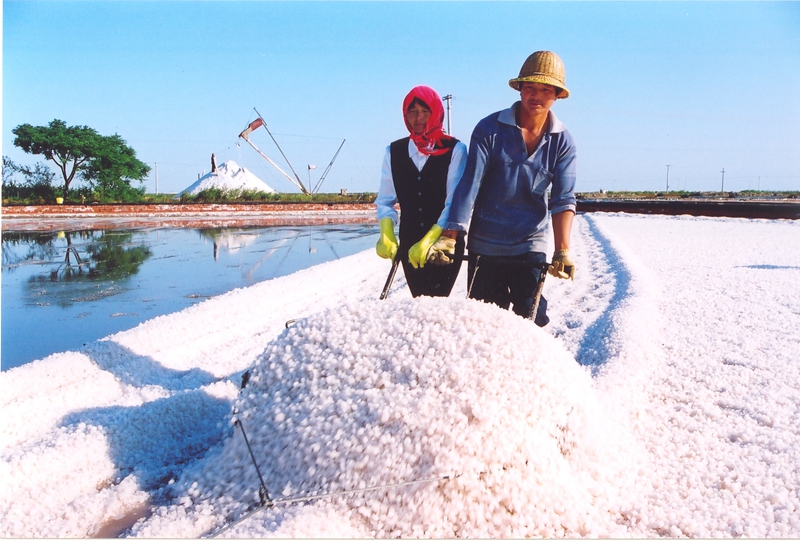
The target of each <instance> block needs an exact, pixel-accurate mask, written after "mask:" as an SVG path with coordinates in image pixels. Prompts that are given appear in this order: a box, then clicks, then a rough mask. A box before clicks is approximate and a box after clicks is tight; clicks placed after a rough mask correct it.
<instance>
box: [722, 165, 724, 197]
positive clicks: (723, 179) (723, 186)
mask: <svg viewBox="0 0 800 541" xmlns="http://www.w3.org/2000/svg"><path fill="white" fill-rule="evenodd" d="M722 193H725V168H724V167H723V168H722Z"/></svg>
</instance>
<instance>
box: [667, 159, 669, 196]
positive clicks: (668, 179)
mask: <svg viewBox="0 0 800 541" xmlns="http://www.w3.org/2000/svg"><path fill="white" fill-rule="evenodd" d="M667 191H669V165H668V166H667Z"/></svg>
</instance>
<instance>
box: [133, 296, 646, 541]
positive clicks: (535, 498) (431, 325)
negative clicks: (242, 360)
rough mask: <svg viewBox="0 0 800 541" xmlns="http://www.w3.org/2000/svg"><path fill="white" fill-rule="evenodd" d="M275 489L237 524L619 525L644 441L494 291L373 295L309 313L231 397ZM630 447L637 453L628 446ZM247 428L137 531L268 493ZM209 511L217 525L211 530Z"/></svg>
mask: <svg viewBox="0 0 800 541" xmlns="http://www.w3.org/2000/svg"><path fill="white" fill-rule="evenodd" d="M236 409H237V410H238V411H239V412H240V413H239V418H240V419H241V421H242V423H243V425H244V426H245V429H246V431H247V436H248V438H249V441H250V444H251V446H252V449H253V451H254V453H255V456H256V459H257V460H258V463H259V467H260V468H261V472H262V474H263V475H264V479H265V482H266V485H267V489H268V490H269V492H270V496H271V498H272V499H273V500H279V499H283V498H292V497H297V496H304V495H315V494H323V493H330V492H336V491H342V490H349V489H363V488H368V487H376V486H382V485H388V484H394V483H400V482H408V481H417V480H425V479H431V478H439V477H441V476H445V475H450V476H451V478H450V479H447V480H442V479H439V480H434V481H429V482H421V483H416V484H411V485H405V486H401V487H390V488H383V489H380V490H376V491H368V492H360V493H356V494H353V495H347V496H337V497H334V498H330V497H329V498H323V499H320V500H315V501H313V502H311V503H309V504H306V505H304V506H298V504H293V505H291V506H290V505H277V506H276V507H274V508H271V509H265V510H263V511H260V512H259V513H258V514H256V515H254V516H252V517H250V518H248V519H247V520H246V521H243V522H242V523H240V524H239V525H237V526H236V527H235V528H233V529H232V530H229V531H228V532H226V534H228V535H232V536H236V537H241V536H246V537H250V536H263V535H277V536H298V535H299V536H320V535H322V536H333V537H353V536H375V537H398V536H399V537H421V536H424V537H487V538H488V537H492V538H494V537H520V536H544V537H561V536H577V535H589V536H592V535H613V534H614V533H617V534H620V535H624V532H625V526H624V525H623V523H624V522H625V519H624V514H625V510H626V509H628V508H629V506H630V505H631V502H632V501H633V499H634V498H636V496H635V495H634V494H635V492H636V490H635V486H634V485H635V481H634V479H635V477H636V474H637V469H636V464H635V462H636V459H635V458H633V459H632V455H631V453H630V452H629V451H630V448H629V449H628V451H626V452H623V450H622V448H623V446H626V447H627V445H626V444H623V443H622V438H621V436H620V434H617V433H616V432H615V428H614V426H615V425H614V424H613V422H611V421H610V420H609V419H608V416H607V415H606V414H605V413H604V412H603V411H602V407H601V406H600V405H599V403H598V401H597V400H596V396H595V392H594V389H593V388H592V381H591V377H590V375H589V373H588V372H587V371H586V370H584V369H583V368H581V367H580V366H579V365H578V364H577V363H576V362H575V360H574V359H573V358H572V357H571V355H570V354H569V353H567V352H566V350H565V349H564V348H563V346H562V345H561V343H560V342H558V341H557V340H556V339H554V338H553V337H551V336H550V335H549V334H547V333H546V332H545V331H543V330H541V329H539V328H538V327H536V326H535V325H533V324H532V323H531V322H530V321H528V320H524V319H521V318H519V317H518V316H516V315H514V314H513V313H511V312H508V311H505V310H500V309H498V308H497V307H495V306H492V305H486V304H482V303H479V302H476V301H471V300H463V299H462V300H458V299H433V298H425V297H423V298H419V299H413V300H412V299H392V298H390V299H389V300H387V301H383V302H380V301H372V302H366V303H364V302H361V303H353V304H350V305H346V306H343V307H340V308H337V309H333V310H330V311H327V312H322V313H319V314H316V315H314V316H311V317H309V318H307V319H305V320H302V321H300V322H298V323H297V324H295V325H294V326H292V327H291V328H289V329H288V330H286V331H285V332H284V333H283V334H282V335H281V336H280V337H278V338H277V339H276V340H275V341H274V342H272V343H271V344H270V345H269V346H268V347H267V348H266V350H265V351H264V353H263V354H262V355H261V356H260V358H259V360H258V361H257V363H256V365H255V366H254V368H253V369H252V370H251V377H250V381H249V383H248V385H247V387H246V388H245V389H244V390H243V391H242V393H241V395H240V398H239V399H238V401H237V403H236ZM620 457H624V463H623V459H622V458H620ZM258 486H259V483H258V477H257V476H256V473H255V469H254V468H253V465H252V462H251V459H250V456H249V454H248V450H247V447H246V446H245V443H244V439H243V438H242V435H241V434H240V433H239V432H238V431H236V432H235V433H232V435H231V436H230V438H228V439H227V441H226V442H225V443H224V446H223V447H222V448H221V449H220V450H219V451H218V452H216V453H212V454H211V455H210V456H208V457H207V458H206V459H205V460H204V461H203V463H202V464H200V465H198V467H196V468H194V470H193V471H190V472H187V474H186V475H184V477H183V478H182V479H181V480H180V481H179V482H178V483H176V486H175V489H176V490H177V491H178V493H181V492H183V493H184V494H186V495H187V496H186V497H184V498H182V499H181V500H180V505H174V506H172V507H171V508H161V509H159V510H157V511H156V513H155V514H154V516H152V517H151V518H150V519H149V520H147V521H145V522H144V523H140V524H139V525H138V526H137V527H136V528H134V532H133V533H134V534H135V535H141V536H147V537H151V536H159V537H160V536H170V535H171V534H175V533H177V532H182V534H183V535H186V534H187V533H189V532H187V531H186V527H187V526H188V524H190V523H191V524H193V525H194V528H196V529H197V531H194V532H192V533H193V534H202V533H208V532H209V530H212V529H215V528H219V527H220V526H222V525H223V524H224V523H225V522H229V521H230V520H232V519H235V518H236V517H239V516H241V515H242V514H243V513H244V512H245V511H247V510H248V509H251V508H252V507H253V506H254V505H255V504H257V501H258V496H257V493H258ZM202 528H207V529H206V530H204V531H203V530H201V529H202Z"/></svg>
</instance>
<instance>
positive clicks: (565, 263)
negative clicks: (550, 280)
mask: <svg viewBox="0 0 800 541" xmlns="http://www.w3.org/2000/svg"><path fill="white" fill-rule="evenodd" d="M548 272H549V273H550V274H552V275H553V276H555V277H556V278H561V279H563V280H566V279H567V278H569V279H570V280H574V279H575V263H573V262H572V259H570V258H569V251H568V250H556V252H555V253H554V254H553V262H552V263H551V264H550V268H549V269H548Z"/></svg>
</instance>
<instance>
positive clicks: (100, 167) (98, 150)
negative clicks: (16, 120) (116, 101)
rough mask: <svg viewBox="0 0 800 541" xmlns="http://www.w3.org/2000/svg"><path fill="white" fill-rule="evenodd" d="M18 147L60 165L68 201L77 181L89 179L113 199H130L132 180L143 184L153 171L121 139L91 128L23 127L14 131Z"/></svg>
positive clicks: (58, 124)
mask: <svg viewBox="0 0 800 541" xmlns="http://www.w3.org/2000/svg"><path fill="white" fill-rule="evenodd" d="M12 133H13V134H14V135H15V136H16V137H15V138H14V146H16V147H19V148H21V149H22V150H24V151H25V152H28V153H29V154H41V155H43V156H44V157H45V158H47V159H48V160H51V161H52V162H53V163H55V164H56V166H57V167H58V169H59V170H60V171H61V176H62V177H63V179H64V197H65V198H66V196H67V193H68V192H69V187H70V184H71V183H72V181H73V180H75V178H85V179H86V180H87V181H88V182H89V183H91V184H92V185H94V186H96V187H97V188H99V189H100V190H101V191H103V193H104V194H105V193H106V190H108V192H109V193H108V195H109V196H114V195H130V191H131V190H133V191H134V192H137V190H136V189H134V188H132V187H131V185H130V183H131V181H132V180H138V181H140V182H141V181H142V180H144V178H145V177H146V176H147V174H148V173H149V172H150V167H148V166H147V165H145V164H144V163H142V162H140V161H139V160H138V159H136V152H135V151H134V150H133V149H132V148H130V147H129V146H128V145H127V144H125V141H124V140H123V139H122V138H121V137H120V136H119V135H116V134H114V135H110V136H103V135H100V134H99V133H97V131H96V130H94V129H92V128H90V127H88V126H67V124H66V123H65V122H64V121H63V120H58V119H56V120H53V121H52V122H50V124H48V125H47V126H31V125H30V124H20V125H19V126H17V127H16V128H14V129H13V130H12Z"/></svg>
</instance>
